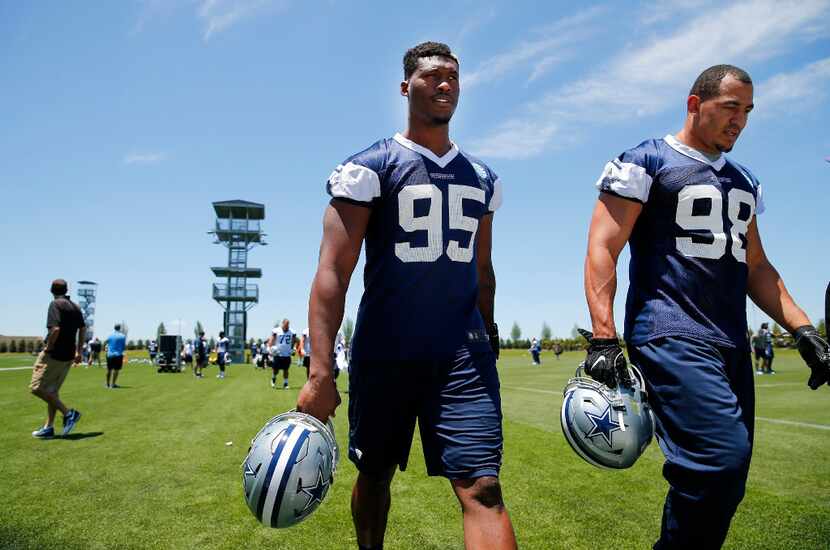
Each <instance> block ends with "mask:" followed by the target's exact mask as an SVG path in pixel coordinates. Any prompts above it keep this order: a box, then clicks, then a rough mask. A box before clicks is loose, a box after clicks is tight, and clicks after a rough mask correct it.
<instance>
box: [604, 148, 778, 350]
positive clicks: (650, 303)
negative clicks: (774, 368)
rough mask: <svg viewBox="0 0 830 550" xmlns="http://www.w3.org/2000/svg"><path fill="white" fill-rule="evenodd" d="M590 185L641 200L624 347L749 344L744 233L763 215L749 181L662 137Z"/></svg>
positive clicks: (720, 161)
mask: <svg viewBox="0 0 830 550" xmlns="http://www.w3.org/2000/svg"><path fill="white" fill-rule="evenodd" d="M597 187H598V188H599V189H600V191H602V192H604V193H610V194H613V195H617V196H620V197H622V198H625V199H629V200H635V201H638V202H640V203H642V204H643V210H642V212H641V214H640V217H639V218H638V219H637V222H636V224H635V225H634V229H633V231H632V233H631V237H630V239H629V245H630V248H631V263H630V265H629V275H630V286H629V289H628V297H627V300H626V311H625V339H626V341H628V342H631V343H633V344H635V345H642V344H645V343H646V342H648V341H649V340H653V339H655V338H660V337H663V336H689V337H694V338H698V339H705V340H707V341H710V342H713V343H715V344H720V345H723V346H727V347H737V346H745V345H747V344H746V329H747V325H746V292H747V273H748V271H747V264H746V244H747V241H746V233H747V229H748V227H749V224H750V223H751V222H752V219H753V216H755V215H756V214H760V213H761V212H763V209H764V206H763V202H762V200H761V188H760V185H759V184H758V181H757V180H756V179H755V178H754V176H752V174H751V173H750V172H749V171H748V170H747V169H746V168H744V167H742V166H739V165H738V164H736V163H734V162H732V161H731V160H729V159H727V158H726V157H725V156H723V155H721V156H720V157H719V158H717V159H716V160H711V159H708V158H707V157H706V156H704V155H703V154H701V153H700V152H699V151H696V150H695V149H692V148H690V147H688V146H686V145H684V144H683V143H681V142H679V141H678V140H677V139H676V138H674V137H673V136H671V135H668V136H666V137H665V138H663V139H660V140H648V141H644V142H643V143H641V144H640V145H638V146H637V147H635V148H633V149H629V150H628V151H626V152H624V153H623V154H621V155H620V156H619V157H617V158H616V159H614V160H612V161H611V162H609V163H608V164H606V166H605V170H604V171H603V173H602V176H600V178H599V180H598V181H597Z"/></svg>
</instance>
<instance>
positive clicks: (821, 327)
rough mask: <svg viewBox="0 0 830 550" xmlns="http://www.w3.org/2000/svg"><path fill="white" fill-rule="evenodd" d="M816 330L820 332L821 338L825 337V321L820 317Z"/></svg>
mask: <svg viewBox="0 0 830 550" xmlns="http://www.w3.org/2000/svg"><path fill="white" fill-rule="evenodd" d="M816 330H817V331H818V333H819V334H821V336H822V338H827V323H826V321H825V320H824V319H820V320H819V322H818V326H816Z"/></svg>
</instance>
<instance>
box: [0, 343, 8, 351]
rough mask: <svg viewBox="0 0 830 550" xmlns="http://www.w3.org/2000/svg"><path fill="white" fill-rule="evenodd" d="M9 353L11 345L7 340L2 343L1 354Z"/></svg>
mask: <svg viewBox="0 0 830 550" xmlns="http://www.w3.org/2000/svg"><path fill="white" fill-rule="evenodd" d="M8 352H9V344H8V342H6V341H5V340H3V341H2V342H0V353H8Z"/></svg>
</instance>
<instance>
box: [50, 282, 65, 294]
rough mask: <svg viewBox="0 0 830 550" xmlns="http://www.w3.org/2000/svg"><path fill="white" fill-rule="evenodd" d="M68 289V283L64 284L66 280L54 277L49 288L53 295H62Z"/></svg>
mask: <svg viewBox="0 0 830 550" xmlns="http://www.w3.org/2000/svg"><path fill="white" fill-rule="evenodd" d="M68 289H69V285H67V284H66V281H64V280H63V279H55V280H54V281H52V286H51V287H50V288H49V291H50V292H51V293H52V294H54V295H55V296H62V295H64V294H66V291H67V290H68Z"/></svg>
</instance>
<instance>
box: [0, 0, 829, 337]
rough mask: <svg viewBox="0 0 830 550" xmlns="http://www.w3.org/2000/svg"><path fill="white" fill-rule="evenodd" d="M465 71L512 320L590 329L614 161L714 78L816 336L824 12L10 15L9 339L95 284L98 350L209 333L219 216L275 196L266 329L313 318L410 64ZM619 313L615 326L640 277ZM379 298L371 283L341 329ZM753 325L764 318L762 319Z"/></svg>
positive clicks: (819, 3) (356, 294)
mask: <svg viewBox="0 0 830 550" xmlns="http://www.w3.org/2000/svg"><path fill="white" fill-rule="evenodd" d="M428 39H429V40H439V41H445V42H447V43H449V44H450V45H451V47H453V49H454V50H455V51H456V52H457V53H458V54H459V56H460V58H461V74H462V93H461V99H460V103H459V109H458V111H457V114H456V116H455V118H454V119H453V122H452V126H451V135H452V137H453V139H454V140H455V141H456V142H457V143H458V144H459V146H461V147H462V148H463V149H466V150H469V151H471V152H473V153H476V154H478V155H479V156H480V157H482V158H483V159H484V160H485V161H487V162H488V164H489V165H490V166H491V167H492V168H493V169H494V170H495V171H496V172H497V173H498V174H499V175H500V177H501V179H502V181H503V182H504V193H505V196H504V199H505V202H504V206H503V207H502V209H501V210H500V211H499V212H498V213H497V215H496V218H495V221H494V262H495V268H496V273H497V277H498V292H497V297H496V318H497V321H499V323H500V324H501V326H502V328H503V332H507V331H508V330H509V327H510V325H511V324H512V322H513V321H514V320H515V321H518V322H519V324H520V325H521V327H522V329H523V332H524V334H525V335H532V334H538V333H539V330H540V327H541V325H542V322H543V321H547V322H548V323H549V324H550V326H551V327H552V328H553V332H554V334H557V335H560V336H564V335H567V334H569V333H570V330H571V327H572V326H573V325H574V323H580V324H581V325H587V324H588V315H587V309H586V306H585V302H584V298H583V292H582V284H581V280H582V262H583V258H584V252H585V242H586V235H587V228H588V220H589V216H590V212H591V209H592V207H593V203H594V200H595V198H596V190H595V189H594V187H593V183H594V182H595V181H596V179H597V177H598V175H599V173H600V171H601V170H602V168H603V165H604V163H605V162H606V161H607V160H609V159H610V158H611V157H613V156H616V155H617V154H618V153H620V152H621V151H622V150H624V149H626V148H629V147H631V146H634V145H636V144H637V143H639V142H641V141H643V140H644V139H647V138H651V137H661V136H663V135H665V134H666V133H669V132H671V133H674V132H676V131H677V130H679V128H680V127H681V125H682V121H683V117H684V114H685V97H686V92H687V91H688V88H689V86H690V84H691V82H692V81H693V80H694V78H695V76H697V74H698V73H699V72H700V71H701V70H702V69H704V68H706V67H708V66H710V65H713V64H716V63H732V64H735V65H739V66H741V67H743V68H745V69H747V70H748V71H749V72H750V74H751V75H752V76H753V79H754V80H755V82H756V88H755V104H756V109H755V112H754V113H753V114H752V116H751V118H750V122H749V125H748V126H747V128H746V130H745V131H744V133H743V135H742V136H741V138H740V140H739V142H738V145H737V146H736V148H735V149H734V151H733V152H732V153H731V154H730V155H731V157H732V158H734V159H736V160H738V161H739V162H741V163H742V164H744V165H746V166H748V167H749V168H750V169H751V170H752V171H753V172H754V173H755V175H756V176H757V177H758V179H759V180H760V181H761V182H762V184H763V186H764V194H765V202H766V205H767V211H766V213H764V214H763V215H762V216H761V217H760V219H759V227H760V230H761V234H762V237H763V239H764V243H765V247H766V249H767V253H768V255H769V256H770V257H771V258H772V260H773V261H774V263H775V264H776V265H777V267H778V268H779V270H780V271H781V273H782V274H783V276H784V278H785V280H786V282H787V284H788V286H789V288H790V290H791V291H792V293H793V294H794V295H795V297H796V299H797V300H798V301H799V302H800V303H801V304H802V305H803V307H804V308H805V309H806V310H807V312H808V314H809V315H810V316H811V318H813V319H814V320H816V321H817V320H818V318H819V316H820V315H821V311H822V307H823V305H822V300H823V294H824V287H825V286H826V285H827V281H828V278H830V255H828V254H827V250H828V245H827V235H828V229H827V225H828V222H830V216H828V214H827V210H828V206H830V201H828V199H827V194H828V186H827V184H828V180H830V164H828V162H826V161H825V160H824V158H825V157H827V156H828V155H830V133H828V131H827V128H828V127H830V108H828V103H827V102H828V91H829V90H830V1H828V0H801V1H797V2H786V1H766V0H748V1H741V2H734V3H726V2H708V1H697V0H684V1H682V2H680V1H676V0H665V1H657V2H654V1H652V2H643V3H636V2H607V3H596V4H591V3H580V5H579V7H576V4H575V3H572V2H562V3H558V2H543V3H540V2H526V3H525V2H516V1H509V2H508V1H504V2H500V1H495V2H488V1H475V2H474V1H460V2H451V3H447V2H420V3H417V4H403V3H399V2H344V1H337V0H330V1H320V2H317V1H309V2H298V1H292V0H236V1H232V0H202V1H195V0H189V1H180V2H177V1H174V0H166V1H153V0H148V1H143V2H141V1H136V2H103V1H101V2H86V3H64V2H11V1H5V2H0V66H2V67H3V71H2V74H3V76H2V77H0V113H2V126H0V128H2V130H0V186H2V197H3V204H4V208H3V217H2V219H0V229H2V232H3V235H5V236H6V240H5V242H6V243H7V246H6V250H5V254H4V256H5V258H6V259H7V260H6V262H5V269H3V270H2V272H0V307H2V311H3V316H2V318H0V333H3V334H15V335H36V334H41V333H43V332H44V326H43V325H44V322H45V314H46V307H47V304H48V302H49V299H50V296H49V293H48V287H49V282H50V281H51V279H53V278H55V277H64V278H66V279H67V280H69V281H71V282H74V281H76V280H79V279H92V280H94V281H97V282H98V283H99V285H100V287H99V305H98V312H97V319H96V323H97V325H98V327H99V333H104V332H107V331H108V329H109V328H110V327H111V326H112V324H113V322H115V321H117V320H122V319H123V320H125V321H126V322H127V323H128V325H129V327H130V337H131V338H146V337H147V336H149V335H151V334H153V333H154V331H155V327H156V326H157V324H158V323H159V322H160V321H164V322H165V323H166V324H167V325H168V327H170V326H171V324H175V322H176V320H181V321H182V326H183V330H184V331H185V332H186V333H187V334H190V331H191V330H192V325H193V323H194V322H195V321H196V320H197V319H198V320H201V321H202V323H203V324H204V325H205V327H206V329H207V331H208V332H209V333H211V334H215V333H216V332H217V331H218V329H219V325H220V320H221V316H220V315H221V310H220V308H219V307H218V306H217V305H216V304H215V303H213V302H212V301H211V299H210V288H211V283H212V282H213V276H212V273H211V272H210V270H209V269H208V267H209V266H210V265H221V264H222V263H223V262H224V261H225V252H224V249H221V248H220V247H218V246H215V245H213V244H212V239H211V238H210V236H208V235H207V234H206V232H207V231H208V230H209V229H210V227H211V225H212V223H213V211H212V208H211V206H210V203H211V201H215V200H227V199H236V198H241V199H246V200H252V201H257V202H262V203H265V205H266V216H267V219H266V221H265V228H266V231H267V233H268V234H269V235H268V241H269V242H270V244H269V245H268V246H266V247H263V248H258V249H256V250H254V251H253V253H252V255H251V262H250V263H251V265H254V266H260V267H262V269H263V273H264V278H263V279H262V280H261V282H260V284H261V291H260V293H261V303H260V304H259V305H258V306H256V307H255V308H254V309H253V310H252V311H251V314H250V318H249V327H250V330H249V334H250V335H253V336H264V335H265V334H267V332H268V331H269V328H270V326H272V323H273V322H274V321H275V320H277V319H280V318H282V317H288V318H289V319H291V320H292V322H293V323H292V324H293V326H294V328H295V329H296V330H302V328H303V327H304V326H305V325H306V304H307V300H308V291H309V286H310V283H311V279H312V277H313V273H314V270H315V267H316V255H317V248H318V245H319V239H320V234H321V226H320V220H321V216H322V212H323V210H324V208H325V205H326V203H327V200H328V198H327V195H326V194H325V191H324V182H325V180H326V178H327V177H328V174H329V173H330V172H331V170H332V169H333V168H334V167H335V166H336V165H337V164H338V163H339V162H340V161H341V160H343V159H344V158H346V157H347V156H349V155H350V154H352V153H354V152H356V151H358V150H360V149H362V148H364V147H366V146H368V145H369V144H371V143H372V142H374V141H376V140H377V139H379V138H382V137H387V136H390V135H392V134H393V133H394V132H396V131H399V130H402V129H403V128H404V124H405V112H406V111H405V103H404V101H405V100H404V99H403V98H401V97H400V96H399V95H398V84H399V81H400V79H401V76H402V75H401V73H402V69H401V56H402V54H403V52H404V51H405V50H406V49H407V48H408V47H411V46H412V45H414V44H416V43H418V42H420V41H423V40H428ZM626 261H627V257H625V256H624V257H623V260H622V262H621V267H620V275H621V277H620V278H621V282H622V285H621V288H620V289H619V292H618V300H617V306H616V313H617V320H618V324H619V325H620V326H621V321H622V312H623V307H622V305H623V301H624V293H625V288H626V285H625V283H624V281H625V278H626V277H625V262H626ZM361 291H362V284H361V277H360V276H359V274H358V275H357V276H356V277H355V278H354V279H353V284H352V289H351V290H350V292H349V295H348V300H347V315H350V316H352V317H354V315H355V312H356V307H357V303H358V301H359V298H360V293H361ZM749 314H750V320H751V321H753V322H755V323H760V322H761V320H763V315H762V314H761V313H759V312H756V311H754V310H753V309H752V308H750V309H749Z"/></svg>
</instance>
